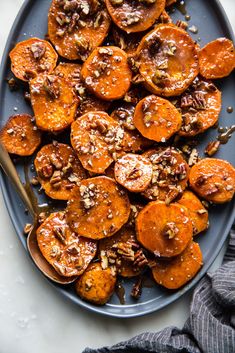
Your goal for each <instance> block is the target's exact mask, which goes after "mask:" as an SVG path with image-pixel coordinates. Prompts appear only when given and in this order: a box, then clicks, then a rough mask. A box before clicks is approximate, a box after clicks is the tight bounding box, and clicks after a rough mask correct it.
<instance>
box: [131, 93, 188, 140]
mask: <svg viewBox="0 0 235 353" xmlns="http://www.w3.org/2000/svg"><path fill="white" fill-rule="evenodd" d="M133 121H134V125H135V127H136V128H137V129H138V130H139V132H140V133H141V134H142V135H143V136H144V137H146V138H148V139H150V140H154V141H156V142H166V140H168V139H169V138H170V137H171V136H172V135H174V134H175V133H176V132H177V131H178V130H179V129H180V127H181V123H182V118H181V114H180V113H179V112H178V110H177V109H176V108H175V106H174V105H173V104H172V103H170V102H169V101H168V100H167V99H164V98H161V97H157V96H155V95H151V96H148V97H145V98H144V99H142V100H141V101H140V102H139V103H138V104H137V106H136V108H135V113H134V120H133Z"/></svg>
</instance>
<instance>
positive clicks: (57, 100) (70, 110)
mask: <svg viewBox="0 0 235 353" xmlns="http://www.w3.org/2000/svg"><path fill="white" fill-rule="evenodd" d="M30 96H31V103H32V107H33V110H34V114H35V118H36V124H37V126H38V127H39V128H40V129H42V130H45V131H50V132H52V133H55V132H61V131H62V130H64V129H66V128H67V127H69V126H70V124H71V123H72V122H73V121H74V118H75V114H76V110H77V106H78V104H79V100H78V98H77V96H76V95H75V93H74V91H73V89H72V85H71V82H70V81H69V80H68V79H66V77H62V75H60V73H56V71H55V72H54V73H52V74H51V75H38V76H37V77H36V78H34V79H32V80H31V81H30Z"/></svg>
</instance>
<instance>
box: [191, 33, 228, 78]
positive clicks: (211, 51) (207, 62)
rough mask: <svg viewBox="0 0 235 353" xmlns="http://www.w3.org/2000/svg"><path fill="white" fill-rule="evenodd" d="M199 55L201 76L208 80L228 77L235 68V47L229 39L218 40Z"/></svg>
mask: <svg viewBox="0 0 235 353" xmlns="http://www.w3.org/2000/svg"><path fill="white" fill-rule="evenodd" d="M198 55H199V66H200V74H201V75H202V76H203V77H205V78H207V79H217V78H222V77H226V76H228V75H230V73H231V72H232V71H233V70H234V68H235V50H234V45H233V42H232V41H231V40H229V39H227V38H218V39H216V40H213V41H212V42H210V43H208V44H206V45H205V46H204V47H203V48H202V49H201V50H200V51H199V54H198Z"/></svg>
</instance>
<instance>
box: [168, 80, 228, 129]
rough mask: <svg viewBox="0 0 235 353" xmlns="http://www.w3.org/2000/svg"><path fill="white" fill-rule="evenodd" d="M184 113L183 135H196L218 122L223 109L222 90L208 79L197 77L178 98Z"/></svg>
mask: <svg viewBox="0 0 235 353" xmlns="http://www.w3.org/2000/svg"><path fill="white" fill-rule="evenodd" d="M175 105H176V107H177V108H178V109H180V111H181V114H182V120H183V122H182V126H181V129H180V131H179V135H181V136H195V135H198V134H199V133H202V132H204V131H206V130H207V129H209V128H210V127H212V126H213V125H215V124H216V122H217V121H218V119H219V114H220V111H221V92H220V91H219V90H218V89H217V88H216V86H215V85H214V84H213V83H211V82H209V81H206V80H203V79H201V78H198V77H196V78H195V80H194V81H193V83H192V85H191V86H190V87H189V88H188V89H187V90H186V92H184V93H183V94H182V96H180V97H179V98H177V99H176V102H175Z"/></svg>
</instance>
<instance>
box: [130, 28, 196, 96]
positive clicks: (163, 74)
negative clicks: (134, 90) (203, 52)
mask: <svg viewBox="0 0 235 353" xmlns="http://www.w3.org/2000/svg"><path fill="white" fill-rule="evenodd" d="M136 53H137V62H139V72H140V74H141V76H142V77H143V79H144V81H145V86H146V88H147V89H148V90H149V91H150V92H152V93H155V94H157V95H161V96H177V95H179V94H181V93H182V92H184V91H185V90H186V89H187V88H188V87H189V85H190V84H191V82H192V81H193V80H194V78H195V77H196V76H197V75H198V73H199V65H198V56H197V50H196V47H195V44H194V41H193V39H192V38H191V37H190V36H189V35H188V33H187V32H186V31H184V30H183V29H181V28H178V27H177V26H175V25H173V24H170V23H169V24H159V25H158V26H156V27H155V29H153V30H152V31H151V32H150V33H148V34H147V35H146V36H145V37H144V38H143V39H142V40H141V42H140V44H139V46H138V48H137V52H136Z"/></svg>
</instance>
